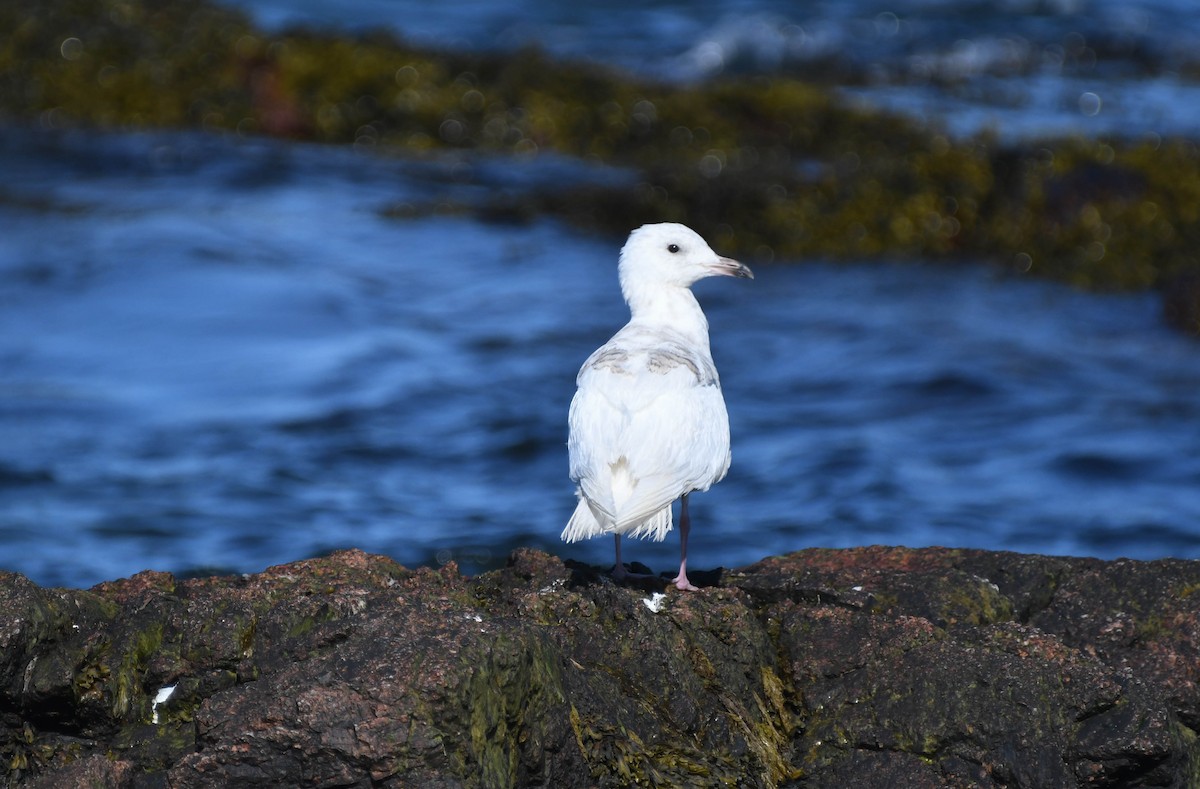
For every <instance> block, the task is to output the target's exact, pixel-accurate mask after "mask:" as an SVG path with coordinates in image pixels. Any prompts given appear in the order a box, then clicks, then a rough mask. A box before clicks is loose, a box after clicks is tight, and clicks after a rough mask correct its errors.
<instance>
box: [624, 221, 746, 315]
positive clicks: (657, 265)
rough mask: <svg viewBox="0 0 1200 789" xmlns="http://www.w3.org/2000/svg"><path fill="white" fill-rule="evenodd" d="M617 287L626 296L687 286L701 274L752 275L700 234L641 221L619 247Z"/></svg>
mask: <svg viewBox="0 0 1200 789" xmlns="http://www.w3.org/2000/svg"><path fill="white" fill-rule="evenodd" d="M619 271H620V276H621V290H622V292H624V293H625V298H626V300H628V299H629V297H630V295H631V294H632V293H633V292H634V291H635V290H639V289H642V288H646V287H650V288H653V287H662V286H666V287H672V286H674V287H680V288H686V287H689V286H690V285H691V284H692V283H693V282H696V281H697V280H700V279H704V278H705V277H716V276H725V277H745V278H747V279H753V278H754V274H753V273H751V271H750V269H749V268H748V267H747V266H744V265H743V264H741V263H738V262H737V261H736V260H731V259H729V258H725V257H721V256H720V255H718V254H717V253H716V252H713V251H712V248H711V247H709V245H708V244H707V243H706V242H705V240H704V239H703V238H701V237H700V235H699V234H698V233H697V232H696V231H694V230H692V229H691V228H689V227H686V226H684V225H680V224H676V223H674V222H664V223H662V224H658V225H642V226H641V227H639V228H638V229H637V230H635V231H633V232H632V233H630V234H629V240H628V241H626V242H625V246H624V247H622V248H621V264H620V268H619Z"/></svg>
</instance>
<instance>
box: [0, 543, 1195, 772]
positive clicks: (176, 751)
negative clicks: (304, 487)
mask: <svg viewBox="0 0 1200 789" xmlns="http://www.w3.org/2000/svg"><path fill="white" fill-rule="evenodd" d="M706 578H707V582H708V583H709V584H710V585H709V586H707V587H706V588H704V589H703V590H702V591H700V592H697V593H690V594H682V593H678V592H675V591H674V590H673V589H667V590H666V593H665V594H663V593H662V591H660V590H662V589H663V588H664V587H665V584H664V583H661V582H656V581H654V580H653V579H650V580H649V581H646V580H643V581H642V582H641V583H642V585H641V586H640V587H622V586H617V585H615V584H614V583H612V582H611V580H609V579H608V578H607V577H605V576H604V575H603V574H602V573H600V572H598V571H597V569H596V568H591V567H587V566H584V565H579V564H575V563H571V562H563V561H562V560H560V559H558V558H556V557H552V556H549V555H547V554H544V553H541V552H537V551H532V550H521V551H517V552H516V553H514V554H513V556H512V557H511V559H510V562H509V565H508V566H507V567H506V568H505V569H503V570H498V571H495V572H491V573H487V574H485V575H482V576H479V577H476V578H466V577H463V576H462V575H461V574H460V573H459V572H458V571H457V569H456V568H455V567H454V566H453V565H447V566H446V567H444V568H442V569H440V570H437V571H435V570H431V569H428V568H425V569H418V570H410V569H406V568H404V567H401V566H399V565H397V564H395V563H394V562H391V561H390V560H388V559H386V558H383V557H378V556H369V555H367V554H363V553H361V552H357V551H346V552H341V553H337V554H334V555H332V556H329V557H326V558H323V559H316V560H310V561H306V562H298V563H295V564H291V565H284V566H280V567H274V568H270V569H268V570H267V571H265V572H263V573H261V574H258V575H253V576H245V577H224V578H204V579H193V580H177V579H175V578H173V577H172V576H170V575H166V574H163V573H150V572H147V573H141V574H139V575H137V576H134V577H133V578H129V579H124V580H120V581H114V582H110V583H105V584H101V585H99V586H97V587H94V588H93V589H90V590H68V589H43V588H40V587H37V586H36V585H34V584H32V583H30V582H29V581H28V580H26V579H24V578H23V577H21V576H18V575H13V574H7V575H3V576H0V758H2V761H0V764H3V766H4V769H5V770H6V776H5V778H6V785H16V786H75V785H91V786H112V787H130V788H134V787H158V786H171V787H201V786H231V787H237V786H247V787H248V786H264V785H274V786H284V785H286V786H363V787H366V786H372V787H388V786H406V787H408V786H418V787H424V786H429V787H435V786H436V787H457V786H461V787H502V786H554V787H593V786H634V785H641V786H645V785H654V786H733V785H736V786H761V787H774V786H805V787H810V786H813V787H820V786H829V787H835V786H836V787H843V786H862V785H876V786H878V785H890V786H906V787H921V786H929V787H936V786H982V787H989V786H995V787H999V786H1006V787H1012V786H1027V787H1059V786H1061V787H1070V786H1114V787H1115V786H1122V787H1124V786H1180V787H1183V786H1190V785H1194V783H1195V776H1196V773H1197V745H1196V735H1195V727H1196V726H1198V725H1200V690H1198V688H1197V681H1198V679H1200V659H1198V657H1200V656H1198V655H1197V650H1198V646H1200V595H1198V594H1197V592H1198V591H1200V563H1195V562H1184V561H1160V562H1130V561H1117V562H1101V561H1096V560H1090V559H1068V558H1060V557H1045V556H1025V555H1018V554H1007V553H991V552H984V551H955V550H944V549H923V550H908V549H902V548H879V547H873V548H862V549H853V550H810V551H803V552H800V553H796V554H791V555H788V556H782V557H773V558H770V559H766V560H764V561H762V562H760V563H758V564H755V565H752V566H750V567H746V568H741V569H739V570H733V571H730V570H722V571H714V572H712V573H711V574H708V575H706Z"/></svg>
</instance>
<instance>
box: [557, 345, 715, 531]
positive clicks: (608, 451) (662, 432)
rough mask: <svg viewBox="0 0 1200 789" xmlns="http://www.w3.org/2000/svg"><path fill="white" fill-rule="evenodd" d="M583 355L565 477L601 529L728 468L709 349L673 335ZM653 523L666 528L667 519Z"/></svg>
mask: <svg viewBox="0 0 1200 789" xmlns="http://www.w3.org/2000/svg"><path fill="white" fill-rule="evenodd" d="M617 340H618V338H614V340H613V341H612V342H610V343H609V344H608V345H606V346H604V347H602V348H600V349H599V350H598V351H596V353H594V354H593V355H592V357H591V358H589V359H588V361H587V362H586V363H585V364H584V366H583V369H582V370H581V371H580V374H579V379H578V383H579V389H578V391H577V392H576V394H575V398H574V399H573V400H572V402H571V413H570V417H569V423H570V439H569V441H568V448H569V451H570V457H571V477H572V478H573V479H575V480H577V481H578V482H579V485H580V490H581V492H582V494H583V495H584V497H585V498H586V499H587V500H588V502H589V504H590V505H591V507H592V511H593V513H594V514H595V515H596V516H597V521H598V522H600V524H601V526H603V527H604V528H605V530H609V531H616V532H618V533H621V532H627V531H631V530H632V531H634V532H635V533H637V532H638V531H639V529H638V527H639V526H641V525H642V524H643V523H645V522H646V521H647V520H648V519H650V518H652V517H654V516H655V515H656V514H658V513H659V512H660V511H661V510H663V509H664V508H665V507H669V506H670V505H671V502H673V501H674V500H675V499H677V498H679V497H680V496H682V495H683V494H685V493H689V492H691V491H693V490H707V489H708V487H709V486H710V485H711V484H712V483H714V482H716V481H718V480H720V479H721V478H722V477H723V476H724V475H725V472H726V471H727V470H728V468H729V417H728V415H727V413H726V410H725V402H724V399H723V398H722V396H721V389H720V383H719V381H718V379H717V376H716V370H715V369H714V368H713V366H712V361H711V360H710V359H709V358H708V357H707V355H706V354H699V353H697V352H695V351H694V350H693V349H689V348H686V347H684V346H680V345H678V344H673V343H669V342H668V343H666V344H664V343H662V341H661V338H657V344H656V345H654V346H653V347H652V348H648V347H641V348H639V347H638V345H637V344H635V345H634V346H633V347H629V346H621V345H620V344H618V343H617ZM669 524H670V522H669V520H667V521H666V523H665V524H663V523H661V520H660V521H659V522H658V523H657V525H658V526H659V528H660V529H661V531H662V532H663V534H657V535H653V536H657V537H658V538H659V539H661V538H662V536H664V534H665V531H666V530H667V529H669V528H670V525H669Z"/></svg>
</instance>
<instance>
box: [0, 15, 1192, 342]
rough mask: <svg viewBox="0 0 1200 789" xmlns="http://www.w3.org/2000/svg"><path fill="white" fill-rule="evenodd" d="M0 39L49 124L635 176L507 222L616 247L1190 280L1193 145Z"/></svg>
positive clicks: (300, 40)
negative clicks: (542, 216)
mask: <svg viewBox="0 0 1200 789" xmlns="http://www.w3.org/2000/svg"><path fill="white" fill-rule="evenodd" d="M0 28H3V29H7V30H13V31H14V33H13V35H11V36H9V37H7V38H5V39H2V40H0V117H3V118H8V119H10V120H21V121H25V122H29V121H34V122H38V123H41V124H43V125H45V126H47V127H48V128H54V127H59V126H64V125H71V124H88V125H93V126H98V127H103V128H145V127H189V126H190V127H201V128H207V129H223V130H230V131H236V132H238V133H241V134H268V135H277V136H287V137H294V138H299V139H309V140H317V141H321V142H327V143H345V144H351V143H353V144H358V145H364V146H376V147H381V148H386V149H388V150H394V151H401V152H408V153H411V154H422V153H425V152H429V151H434V150H447V149H459V150H472V151H479V152H482V153H487V154H497V155H506V156H514V157H528V156H535V155H537V154H538V153H539V152H542V151H552V152H556V153H560V154H565V155H569V156H576V157H583V158H586V159H589V160H595V161H603V162H606V163H609V164H613V165H618V166H621V167H624V168H630V169H633V170H634V171H636V172H637V173H638V174H639V175H638V177H637V178H636V179H635V184H634V185H633V186H627V185H620V186H613V185H608V186H604V185H597V184H584V185H581V186H578V187H571V186H557V187H549V186H542V187H539V189H538V191H537V192H536V193H535V194H530V195H525V196H521V197H518V198H517V202H518V203H519V204H520V206H522V207H521V208H520V210H515V211H507V212H504V213H505V215H506V216H509V217H518V218H519V217H527V216H533V215H536V214H538V213H551V214H555V215H558V216H562V217H564V218H566V219H567V220H569V221H574V222H579V223H582V224H584V225H586V226H590V227H594V228H597V229H600V230H603V231H605V232H613V233H619V234H623V233H625V232H627V231H628V228H629V227H631V226H636V225H638V224H642V223H644V222H652V221H663V220H672V221H682V222H686V223H688V224H691V225H693V226H698V227H707V228H713V233H714V234H715V237H714V238H713V241H714V243H716V244H717V245H719V246H720V247H721V248H722V249H727V250H729V251H730V252H731V253H734V254H737V255H740V256H744V257H747V258H754V259H757V260H771V259H775V260H793V259H801V258H806V257H819V258H824V259H835V260H836V259H864V258H867V259H871V258H922V259H934V260H975V261H977V260H991V261H996V262H999V263H1001V264H1004V265H1006V266H1008V267H1010V268H1012V269H1013V270H1016V271H1019V272H1029V273H1031V274H1038V275H1044V276H1050V277H1054V278H1057V279H1061V280H1065V281H1068V282H1071V283H1073V284H1076V285H1080V286H1084V287H1092V288H1146V287H1165V286H1167V285H1168V284H1169V283H1174V282H1178V281H1190V280H1188V279H1187V278H1188V277H1189V276H1194V275H1195V274H1196V272H1198V271H1200V252H1198V251H1197V250H1198V249H1200V221H1197V220H1198V219H1200V187H1198V186H1197V184H1200V150H1198V148H1197V145H1196V143H1195V142H1194V141H1189V140H1159V139H1154V140H1107V141H1098V140H1076V139H1068V140H1043V141H1039V142H1036V143H1030V144H1019V145H1014V144H1002V143H1000V142H999V141H998V140H996V139H994V138H990V137H988V136H986V135H982V136H979V137H976V138H973V139H968V140H954V139H951V138H949V137H948V136H947V135H945V134H944V133H942V132H940V131H939V130H937V129H936V128H928V127H925V126H923V125H920V124H918V123H916V122H913V121H910V120H907V119H904V118H901V117H898V116H894V115H889V114H886V113H882V112H874V111H869V110H866V109H862V108H858V107H856V106H853V105H851V104H849V103H847V102H844V101H841V100H839V99H837V98H835V96H834V94H832V93H830V92H829V91H828V90H825V89H821V88H817V87H815V86H812V85H809V84H805V83H803V82H799V81H796V80H793V79H788V78H782V77H781V78H776V79H761V78H747V79H740V80H722V81H717V82H715V83H711V84H703V85H689V86H673V85H666V84H659V83H654V82H650V81H646V80H642V79H637V78H634V77H631V76H629V75H625V74H620V73H618V72H615V71H613V70H609V69H604V68H600V67H597V66H594V65H587V64H580V63H571V62H562V61H555V60H551V59H550V58H548V57H547V56H546V55H544V54H542V53H540V52H538V51H536V50H522V51H518V52H514V53H511V54H502V55H476V54H469V53H458V52H440V51H433V50H423V49H418V48H414V47H412V46H409V45H407V44H405V43H404V42H402V41H400V40H399V39H397V38H396V37H395V36H393V35H390V34H383V33H371V34H363V35H359V36H354V37H347V36H335V35H332V34H330V35H326V34H318V33H314V32H304V31H291V32H283V33H278V34H275V33H271V34H268V33H265V32H263V31H260V30H257V29H255V28H254V27H253V25H252V24H251V23H250V22H249V21H247V20H246V19H245V18H244V17H243V16H241V15H240V14H238V13H235V12H232V11H228V10H225V9H222V8H220V7H218V6H214V5H209V4H207V3H204V2H199V3H194V2H189V3H180V2H175V1H174V0H153V1H151V0H101V2H96V3H83V2H79V1H78V0H48V1H47V2H42V3H37V4H35V5H34V6H32V7H28V6H27V4H21V3H17V2H16V1H15V0H0ZM509 198H510V196H507V195H506V196H505V201H506V202H510V199H509ZM493 209H494V206H492V207H491V209H489V207H488V206H483V207H481V210H493ZM395 213H396V214H397V215H401V214H404V213H409V214H416V215H420V214H421V213H423V212H422V211H421V210H416V211H411V210H410V211H407V212H405V211H400V210H397V211H396V212H395ZM1181 278H1183V279H1182V280H1181ZM1173 304H1174V302H1170V303H1169V304H1168V310H1169V317H1170V318H1171V320H1172V323H1173V324H1174V325H1177V326H1179V327H1180V328H1183V329H1184V330H1188V331H1194V332H1200V322H1197V318H1196V317H1195V314H1196V313H1195V311H1194V310H1188V309H1176V308H1174V307H1173V306H1171V305H1173Z"/></svg>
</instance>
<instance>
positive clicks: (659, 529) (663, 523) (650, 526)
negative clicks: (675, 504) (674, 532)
mask: <svg viewBox="0 0 1200 789" xmlns="http://www.w3.org/2000/svg"><path fill="white" fill-rule="evenodd" d="M670 530H671V505H670V504H668V505H667V506H665V507H663V508H662V509H661V510H659V511H658V512H656V513H654V514H653V515H651V516H650V517H649V518H646V520H644V521H642V522H641V523H639V524H638V525H637V526H635V527H633V528H632V529H630V530H629V531H626V532H625V534H627V535H629V536H630V537H649V538H650V539H652V540H657V541H659V542H662V541H663V540H664V539H666V537H667V532H669V531H670Z"/></svg>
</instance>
